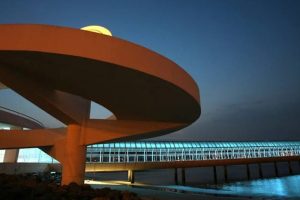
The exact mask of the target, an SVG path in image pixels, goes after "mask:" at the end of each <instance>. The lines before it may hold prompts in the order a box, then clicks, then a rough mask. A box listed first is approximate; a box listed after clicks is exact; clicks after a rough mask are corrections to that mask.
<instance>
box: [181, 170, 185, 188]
mask: <svg viewBox="0 0 300 200" xmlns="http://www.w3.org/2000/svg"><path fill="white" fill-rule="evenodd" d="M181 180H182V182H181V183H182V185H185V168H181Z"/></svg>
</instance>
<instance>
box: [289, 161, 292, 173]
mask: <svg viewBox="0 0 300 200" xmlns="http://www.w3.org/2000/svg"><path fill="white" fill-rule="evenodd" d="M288 164H289V173H290V175H292V174H293V168H292V162H291V161H288Z"/></svg>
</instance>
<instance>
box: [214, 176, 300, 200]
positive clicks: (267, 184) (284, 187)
mask: <svg viewBox="0 0 300 200" xmlns="http://www.w3.org/2000/svg"><path fill="white" fill-rule="evenodd" d="M299 184H300V176H299V175H298V176H288V177H281V178H272V179H262V180H253V181H246V182H237V183H232V184H225V185H223V186H222V187H221V188H220V189H219V190H220V191H230V192H231V193H233V194H235V195H246V196H282V197H298V198H299V199H300V188H299Z"/></svg>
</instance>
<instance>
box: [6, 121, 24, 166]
mask: <svg viewBox="0 0 300 200" xmlns="http://www.w3.org/2000/svg"><path fill="white" fill-rule="evenodd" d="M10 130H22V128H21V127H17V126H13V127H11V128H10ZM18 156H19V149H7V150H5V154H4V158H3V162H4V163H17V161H18Z"/></svg>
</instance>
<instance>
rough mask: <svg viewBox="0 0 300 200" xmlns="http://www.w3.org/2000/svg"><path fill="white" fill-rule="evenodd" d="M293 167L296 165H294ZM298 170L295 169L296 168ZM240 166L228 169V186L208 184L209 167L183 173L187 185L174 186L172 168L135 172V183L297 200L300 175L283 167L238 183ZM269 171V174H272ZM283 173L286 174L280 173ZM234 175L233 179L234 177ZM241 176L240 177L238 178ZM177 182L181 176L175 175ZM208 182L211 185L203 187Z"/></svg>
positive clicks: (110, 176) (121, 176) (122, 176)
mask: <svg viewBox="0 0 300 200" xmlns="http://www.w3.org/2000/svg"><path fill="white" fill-rule="evenodd" d="M296 164H297V163H296ZM254 167H255V166H252V168H251V169H252V171H251V178H253V179H255V178H257V171H258V170H257V169H256V168H254ZM264 167H265V168H264V176H265V177H268V175H270V176H271V175H273V176H274V175H275V173H274V172H273V171H274V169H273V165H264ZM297 167H298V168H297ZM244 168H245V167H244V166H240V167H239V168H238V167H232V168H229V173H228V174H229V177H230V180H231V181H232V182H231V183H226V184H225V183H224V184H218V185H215V184H212V183H213V182H214V181H213V174H212V172H213V170H212V169H211V168H197V169H188V170H186V180H187V186H178V185H174V169H165V170H163V169H161V170H148V171H139V172H136V173H135V175H136V177H135V181H136V183H143V184H142V185H143V186H142V185H140V186H138V187H143V188H151V189H156V190H163V191H175V192H181V193H193V194H195V193H196V194H197V193H198V194H200V193H201V194H209V195H217V196H219V195H221V196H223V195H225V196H244V197H255V198H258V199H261V198H263V199H270V198H272V199H283V198H284V199H285V198H292V199H299V200H300V188H299V185H300V175H294V176H284V175H288V170H286V169H287V166H283V168H280V172H281V174H280V175H282V176H283V177H280V178H268V179H256V180H251V181H238V180H241V179H244V180H245V179H246V176H245V174H246V170H245V169H244ZM294 169H295V170H294V173H299V172H300V170H299V165H298V164H297V165H294ZM272 170H273V171H272ZM284 170H286V171H284ZM235 176H236V178H235ZM243 176H244V177H243ZM222 177H223V174H222V168H219V171H218V181H219V182H223V181H222ZM239 177H241V178H239ZM91 178H92V179H94V180H98V181H107V180H118V181H120V180H121V181H126V180H127V172H118V173H116V172H114V173H99V174H92V177H91ZM178 178H179V182H180V179H181V174H180V173H179V174H178ZM206 183H211V184H206Z"/></svg>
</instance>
